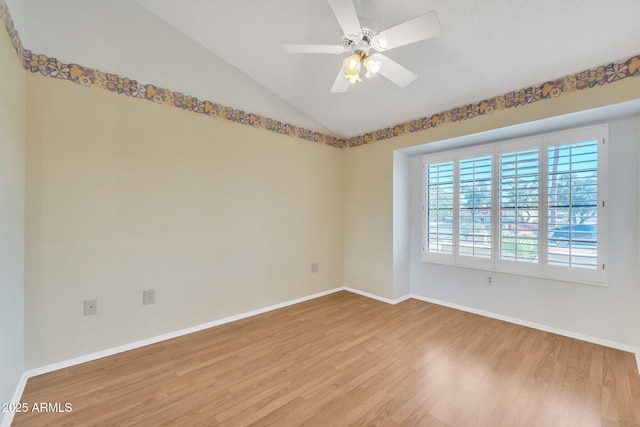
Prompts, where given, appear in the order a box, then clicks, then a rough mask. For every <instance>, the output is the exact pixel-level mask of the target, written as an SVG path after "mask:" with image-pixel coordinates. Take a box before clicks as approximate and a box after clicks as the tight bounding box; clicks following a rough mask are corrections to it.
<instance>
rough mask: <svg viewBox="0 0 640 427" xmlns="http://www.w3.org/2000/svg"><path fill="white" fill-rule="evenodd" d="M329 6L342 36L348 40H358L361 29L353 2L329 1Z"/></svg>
mask: <svg viewBox="0 0 640 427" xmlns="http://www.w3.org/2000/svg"><path fill="white" fill-rule="evenodd" d="M329 6H331V9H332V10H333V14H334V15H336V19H338V24H340V28H342V32H344V35H345V36H347V38H348V39H349V40H360V39H361V38H362V28H360V20H359V19H358V13H357V12H356V8H355V6H354V5H353V0H329Z"/></svg>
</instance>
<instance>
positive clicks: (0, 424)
mask: <svg viewBox="0 0 640 427" xmlns="http://www.w3.org/2000/svg"><path fill="white" fill-rule="evenodd" d="M27 379H29V377H28V376H27V373H26V372H25V373H23V374H22V377H21V378H20V382H18V385H17V386H16V390H15V391H14V392H13V396H12V397H11V402H10V403H20V399H21V398H22V393H23V392H24V386H25V385H27ZM15 414H16V413H15V412H5V413H4V417H2V420H0V427H9V426H10V425H11V423H12V422H13V416H14V415H15Z"/></svg>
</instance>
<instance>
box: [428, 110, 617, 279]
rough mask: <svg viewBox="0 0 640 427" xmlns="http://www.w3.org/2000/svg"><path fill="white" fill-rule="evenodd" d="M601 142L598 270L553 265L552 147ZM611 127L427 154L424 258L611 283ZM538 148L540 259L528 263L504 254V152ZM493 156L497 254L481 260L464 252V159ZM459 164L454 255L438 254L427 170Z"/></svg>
mask: <svg viewBox="0 0 640 427" xmlns="http://www.w3.org/2000/svg"><path fill="white" fill-rule="evenodd" d="M593 140H597V146H598V149H597V200H598V201H597V214H596V218H597V264H596V268H595V269H593V268H580V267H573V266H558V265H551V264H549V262H548V261H549V225H548V212H549V205H548V182H547V181H548V177H549V164H548V149H549V147H555V146H564V145H570V144H575V143H579V142H587V141H593ZM608 140H609V125H608V123H603V124H598V125H592V126H585V127H579V128H573V129H568V130H563V131H559V132H552V133H545V134H540V135H533V136H524V137H520V138H515V139H509V140H506V141H497V142H489V143H485V144H481V145H477V146H473V147H467V148H460V149H453V150H449V151H441V152H436V153H430V154H425V155H423V156H422V170H421V171H422V213H423V216H422V220H421V222H422V238H421V245H422V256H421V259H422V261H423V262H428V263H434V264H445V265H453V266H459V267H464V268H473V269H478V270H485V271H496V272H503V273H509V274H517V275H523V276H528V277H538V278H545V279H550V280H561V281H567V282H575V283H584V284H589V285H596V286H608V271H607V269H606V266H607V264H608V250H609V245H608V228H609V227H608V212H607V211H608V209H607V208H608V207H607V202H606V200H607V197H608V190H609V182H608V168H609V153H608ZM532 149H537V150H538V235H537V240H538V261H537V263H536V262H534V263H532V262H525V261H517V260H507V259H501V253H500V247H501V246H500V245H501V240H500V234H501V230H500V215H501V206H500V194H501V180H500V168H501V156H502V155H503V154H507V153H516V152H520V151H526V150H532ZM487 155H490V156H491V168H492V174H491V176H492V180H491V217H492V219H491V257H490V259H486V258H477V257H473V256H467V255H460V251H459V243H460V220H459V214H460V207H459V204H460V197H461V195H460V188H459V186H460V161H461V160H465V159H470V158H476V157H482V156H487ZM443 162H453V174H454V177H453V182H454V189H453V223H452V227H453V233H452V234H453V236H452V246H453V252H452V254H442V253H433V252H429V251H428V246H427V244H428V240H427V234H426V233H427V230H428V226H429V224H428V223H427V222H428V212H427V211H428V204H427V202H428V199H427V197H428V193H427V187H426V185H427V182H426V181H427V173H426V172H427V168H428V166H429V165H430V164H436V163H443Z"/></svg>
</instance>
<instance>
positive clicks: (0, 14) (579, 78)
mask: <svg viewBox="0 0 640 427" xmlns="http://www.w3.org/2000/svg"><path fill="white" fill-rule="evenodd" d="M0 18H2V20H3V22H4V25H5V27H6V29H7V32H8V33H9V37H10V39H11V43H12V44H13V46H14V48H15V49H16V53H17V55H18V57H19V58H22V65H23V67H24V68H25V69H26V70H29V71H31V72H32V73H40V74H41V75H43V76H49V77H52V78H57V79H62V80H68V81H71V82H73V83H77V84H80V85H83V86H87V87H89V86H95V87H98V88H100V89H105V90H108V91H110V92H114V93H117V94H121V95H126V96H130V97H133V98H140V99H145V100H147V101H151V102H155V103H157V104H166V105H170V106H173V107H175V108H180V109H182V110H187V111H191V112H194V113H201V114H206V115H208V116H210V117H218V118H222V119H224V120H229V121H232V122H235V123H239V124H243V125H249V126H253V127H256V128H262V129H266V130H269V131H272V132H276V133H280V134H284V135H289V136H293V137H298V138H301V139H304V140H307V141H313V142H317V143H320V144H325V145H328V146H331V147H338V148H349V147H357V146H360V145H364V144H370V143H372V142H375V141H383V140H386V139H390V138H394V137H397V136H400V135H403V134H407V133H414V132H420V131H424V130H427V129H430V128H433V127H439V126H442V125H443V124H446V123H455V122H459V121H462V120H469V119H472V118H474V117H477V116H482V115H486V114H491V113H493V112H495V111H499V110H506V109H509V108H517V107H521V106H524V105H528V104H533V103H534V102H538V101H541V100H544V99H549V98H557V97H559V96H560V95H562V94H564V93H569V92H575V91H578V90H584V89H590V88H593V87H596V86H604V85H606V84H610V83H614V82H616V81H619V80H622V79H625V78H627V77H635V76H639V75H640V55H636V56H633V57H631V58H628V59H624V60H620V61H617V62H612V63H609V64H607V65H602V66H599V67H596V68H592V69H589V70H585V71H581V72H579V73H576V74H571V75H568V76H565V77H562V78H559V79H556V80H552V81H548V82H544V83H542V84H539V85H536V86H531V87H528V88H524V89H520V90H518V91H513V92H509V93H507V94H504V95H499V96H496V97H493V98H490V99H486V100H482V101H480V102H476V103H472V104H468V105H463V106H460V107H456V108H453V109H451V110H448V111H444V112H441V113H438V114H433V115H432V116H428V117H421V118H419V119H416V120H412V121H409V122H406V123H402V124H398V125H396V126H392V127H388V128H384V129H379V130H376V131H374V132H369V133H366V134H363V135H358V136H354V137H351V138H347V139H341V138H337V137H334V136H331V135H326V134H323V133H319V132H314V131H312V130H309V129H305V128H302V127H299V126H294V125H291V124H289V123H283V122H281V121H279V120H274V119H270V118H268V117H263V116H260V115H257V114H252V113H247V112H244V111H242V110H238V109H235V108H232V107H227V106H225V105H221V104H218V103H215V102H212V101H207V100H200V99H198V98H196V97H194V96H190V95H185V94H183V93H181V92H173V91H171V90H169V89H165V88H161V87H157V86H154V85H152V84H142V83H139V82H137V81H136V80H133V79H129V78H126V77H121V76H118V75H116V74H109V73H105V72H103V71H100V70H96V69H93V68H88V67H83V66H81V65H78V64H73V63H70V64H66V63H63V62H60V61H58V60H57V59H56V58H52V57H48V56H46V55H42V54H40V55H39V54H34V53H32V52H31V51H30V50H27V49H24V48H23V46H22V43H21V41H20V37H19V35H18V32H17V31H16V29H15V28H14V25H13V20H12V19H11V15H10V13H9V9H8V7H7V5H6V3H5V0H0Z"/></svg>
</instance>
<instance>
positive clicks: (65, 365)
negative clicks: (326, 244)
mask: <svg viewBox="0 0 640 427" xmlns="http://www.w3.org/2000/svg"><path fill="white" fill-rule="evenodd" d="M342 290H344V287H340V288H334V289H330V290H328V291H324V292H318V293H317V294H313V295H308V296H306V297H302V298H296V299H294V300H290V301H285V302H282V303H279V304H275V305H270V306H268V307H264V308H259V309H257V310H252V311H248V312H246V313H241V314H237V315H235V316H229V317H225V318H224V319H219V320H214V321H211V322H207V323H203V324H201V325H196V326H192V327H190V328H186V329H181V330H179V331H174V332H169V333H167V334H162V335H158V336H155V337H151V338H147V339H144V340H140V341H136V342H132V343H130V344H125V345H121V346H118V347H113V348H109V349H106V350H102V351H98V352H96V353H91V354H86V355H83V356H79V357H74V358H73V359H68V360H63V361H62V362H57V363H52V364H50V365H46V366H41V367H39V368H34V369H30V370H28V371H26V372H25V376H26V378H27V379H28V378H31V377H35V376H37V375H42V374H46V373H48V372H53V371H57V370H58V369H64V368H68V367H70V366H74V365H79V364H81V363H85V362H90V361H92V360H96V359H101V358H103V357H107V356H112V355H114V354H118V353H122V352H125V351H129V350H134V349H136V348H140V347H144V346H147V345H150V344H156V343H159V342H161V341H166V340H168V339H171V338H176V337H180V336H183V335H187V334H191V333H194V332H198V331H202V330H204V329H209V328H213V327H214V326H219V325H224V324H225V323H230V322H234V321H236V320H240V319H246V318H247V317H252V316H256V315H258V314H262V313H266V312H269V311H273V310H277V309H279V308H284V307H288V306H290V305H293V304H299V303H301V302H304V301H309V300H312V299H315V298H320V297H323V296H326V295H329V294H333V293H335V292H339V291H342ZM25 382H26V380H25ZM23 388H24V386H23ZM20 395H22V392H21V393H20ZM2 427H4V426H2Z"/></svg>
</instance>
